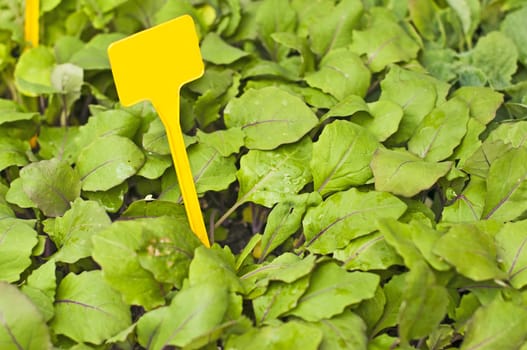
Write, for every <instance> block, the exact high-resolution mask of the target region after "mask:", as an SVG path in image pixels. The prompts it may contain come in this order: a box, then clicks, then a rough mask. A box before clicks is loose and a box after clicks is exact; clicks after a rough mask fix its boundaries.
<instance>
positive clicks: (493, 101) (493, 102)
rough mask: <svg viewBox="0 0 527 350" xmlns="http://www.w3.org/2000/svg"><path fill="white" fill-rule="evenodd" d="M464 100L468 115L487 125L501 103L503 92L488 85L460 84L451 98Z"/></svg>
mask: <svg viewBox="0 0 527 350" xmlns="http://www.w3.org/2000/svg"><path fill="white" fill-rule="evenodd" d="M454 97H457V98H460V99H462V100H464V101H465V102H466V104H467V106H468V108H469V111H470V117H472V118H474V119H476V120H477V121H479V122H480V123H482V124H484V125H487V124H488V123H489V122H490V121H492V120H493V119H494V117H495V115H496V111H497V110H498V108H499V107H500V105H501V104H502V103H503V94H500V93H499V92H497V91H494V90H492V89H491V88H488V87H481V86H462V87H461V88H459V89H457V90H456V91H454V93H453V94H452V98H454Z"/></svg>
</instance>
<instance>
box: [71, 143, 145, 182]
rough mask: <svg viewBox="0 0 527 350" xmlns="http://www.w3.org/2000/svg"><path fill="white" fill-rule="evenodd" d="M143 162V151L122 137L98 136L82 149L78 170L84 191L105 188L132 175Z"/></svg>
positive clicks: (78, 160)
mask: <svg viewBox="0 0 527 350" xmlns="http://www.w3.org/2000/svg"><path fill="white" fill-rule="evenodd" d="M144 161H145V157H144V155H143V152H141V150H140V149H139V148H138V147H137V146H136V145H135V144H134V143H133V142H132V141H130V140H129V139H127V138H124V137H122V136H113V135H112V136H106V137H100V138H98V139H97V140H96V141H94V142H93V143H92V144H90V145H89V146H88V147H86V148H84V149H83V150H82V151H81V153H80V154H79V157H78V159H77V164H76V166H77V170H78V173H79V175H80V177H81V181H82V189H83V190H85V191H106V190H109V189H110V188H112V187H115V186H117V185H119V184H121V183H122V182H123V181H124V180H126V179H128V178H129V177H131V176H132V175H134V174H135V173H136V172H137V171H138V170H139V169H140V168H141V167H142V166H143V163H144Z"/></svg>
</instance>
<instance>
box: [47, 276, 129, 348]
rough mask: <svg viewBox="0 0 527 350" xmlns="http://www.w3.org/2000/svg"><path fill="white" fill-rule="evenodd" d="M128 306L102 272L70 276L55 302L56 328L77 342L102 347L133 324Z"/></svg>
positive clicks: (54, 322) (57, 331)
mask: <svg viewBox="0 0 527 350" xmlns="http://www.w3.org/2000/svg"><path fill="white" fill-rule="evenodd" d="M131 321H132V320H131V314H130V309H129V308H128V306H127V305H126V304H125V303H124V302H123V301H122V299H121V295H120V294H119V293H118V292H116V291H115V290H113V289H112V288H111V287H110V285H109V284H107V283H106V282H105V280H104V279H103V277H102V274H101V271H90V272H83V273H81V274H79V275H75V274H73V273H70V274H68V275H67V276H66V277H65V278H64V279H63V280H62V281H61V283H60V285H59V287H58V290H57V296H56V299H55V317H54V318H53V321H52V327H53V329H54V331H55V332H56V333H57V334H64V335H66V336H68V337H69V338H71V339H74V340H75V341H77V342H90V343H93V344H101V343H103V342H104V340H105V339H107V338H109V337H110V336H113V335H115V334H117V333H118V332H119V331H121V330H123V329H125V328H127V327H128V326H130V324H131Z"/></svg>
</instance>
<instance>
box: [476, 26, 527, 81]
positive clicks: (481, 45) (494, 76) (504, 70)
mask: <svg viewBox="0 0 527 350" xmlns="http://www.w3.org/2000/svg"><path fill="white" fill-rule="evenodd" d="M469 59H470V61H471V63H472V65H473V66H474V67H476V68H477V69H480V70H481V71H482V72H483V73H484V74H485V77H486V79H487V81H488V83H489V84H490V86H491V87H492V88H494V89H496V90H503V89H504V88H506V87H508V86H510V85H511V77H512V75H513V74H514V73H515V72H516V69H517V65H516V62H517V60H518V51H517V50H516V46H515V45H514V42H513V41H512V40H511V39H510V38H509V37H507V36H505V34H503V33H501V32H491V33H489V34H487V35H485V36H483V37H481V38H480V39H479V40H478V43H477V44H476V47H474V50H472V52H471V53H470V56H469Z"/></svg>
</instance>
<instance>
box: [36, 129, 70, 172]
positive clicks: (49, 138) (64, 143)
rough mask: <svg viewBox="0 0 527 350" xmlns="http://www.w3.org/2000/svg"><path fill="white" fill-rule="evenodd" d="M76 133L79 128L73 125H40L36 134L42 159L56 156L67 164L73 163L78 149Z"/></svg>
mask: <svg viewBox="0 0 527 350" xmlns="http://www.w3.org/2000/svg"><path fill="white" fill-rule="evenodd" d="M78 135H79V128H78V127H75V126H70V127H68V128H61V127H48V126H45V125H41V126H40V131H39V135H38V144H39V147H40V150H39V152H38V154H39V156H41V157H42V158H44V159H51V158H55V157H57V158H58V159H60V160H64V161H65V162H67V163H68V164H73V163H75V160H76V159H77V155H78V154H79V151H80V149H79V146H78V145H77V138H78Z"/></svg>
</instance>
